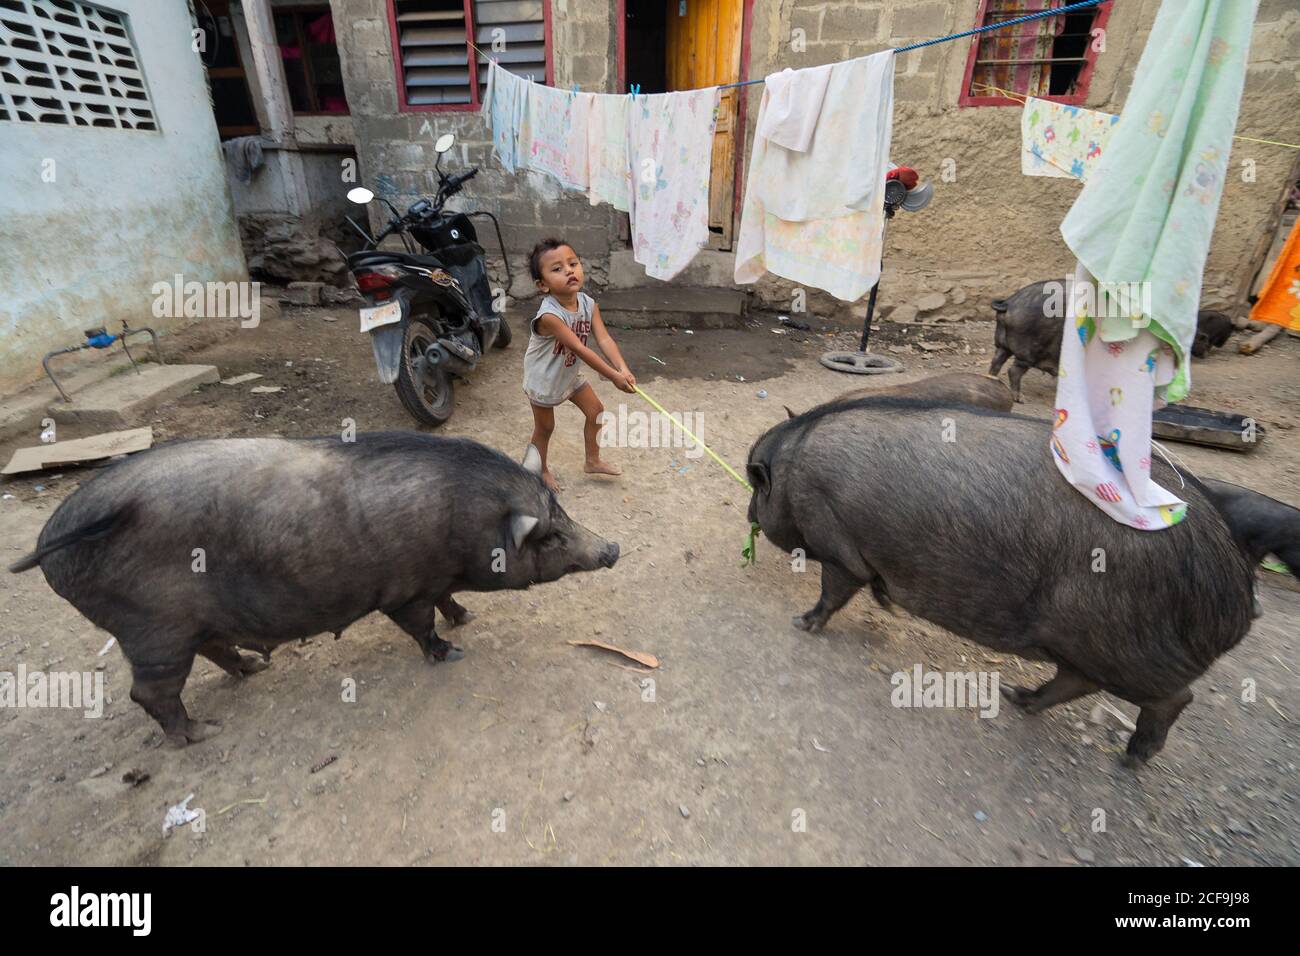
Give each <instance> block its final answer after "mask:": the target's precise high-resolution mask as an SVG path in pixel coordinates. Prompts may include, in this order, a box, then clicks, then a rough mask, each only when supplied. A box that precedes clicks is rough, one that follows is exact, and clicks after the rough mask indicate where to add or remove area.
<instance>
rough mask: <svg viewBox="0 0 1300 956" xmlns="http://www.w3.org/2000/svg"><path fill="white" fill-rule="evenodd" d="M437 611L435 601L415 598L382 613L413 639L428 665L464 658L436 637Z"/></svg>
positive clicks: (460, 651)
mask: <svg viewBox="0 0 1300 956" xmlns="http://www.w3.org/2000/svg"><path fill="white" fill-rule="evenodd" d="M437 609H438V602H437V601H434V600H431V599H429V598H416V599H415V600H413V601H408V602H407V603H405V604H403V605H402V606H401V607H398V608H392V609H385V610H384V613H385V614H387V615H388V616H389V617H390V618H392V620H393V621H394V622H395V623H396V624H397V626H398V627H400V628H401V629H402V630H404V631H405V632H406V633H407V634H410V635H411V636H412V637H413V638H415V643H417V644H419V645H420V650H421V651H423V652H424V659H425V660H426V661H428V662H429V663H430V664H437V663H440V662H442V661H458V660H460V659H461V658H462V657H464V656H465V652H464V651H463V650H462V649H461V648H459V647H457V646H456V645H455V644H452V643H451V642H450V641H444V640H443V639H442V638H440V637H439V636H438V631H437V628H436V626H435V625H436V624H437V622H438V615H437Z"/></svg>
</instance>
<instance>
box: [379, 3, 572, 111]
mask: <svg viewBox="0 0 1300 956" xmlns="http://www.w3.org/2000/svg"><path fill="white" fill-rule="evenodd" d="M464 6H465V51H466V53H467V54H468V55H469V96H470V101H469V102H468V103H428V104H425V105H421V106H417V105H412V104H411V103H408V102H406V77H405V76H404V75H403V73H402V44H401V38H400V35H399V34H398V32H397V5H396V3H395V2H394V0H387V9H388V33H389V37H390V38H391V42H392V56H393V79H394V82H395V83H396V84H397V111H398V112H399V113H470V112H476V111H478V110H480V109H482V107H483V102H482V101H481V100H480V99H479V96H478V56H477V54H475V53H474V50H473V49H472V48H471V47H470V45H469V44H470V43H472V42H473V37H474V0H464ZM542 28H543V42H544V44H545V47H546V85H547V86H552V85H554V83H555V62H554V54H553V51H552V44H551V4H550V2H549V0H544V2H543V3H542Z"/></svg>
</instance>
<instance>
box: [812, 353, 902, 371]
mask: <svg viewBox="0 0 1300 956" xmlns="http://www.w3.org/2000/svg"><path fill="white" fill-rule="evenodd" d="M818 361H819V362H821V363H822V365H824V366H826V367H827V368H828V369H831V370H833V371H836V372H846V373H848V374H850V375H885V374H888V373H890V372H901V371H903V363H902V362H899V361H897V360H895V359H891V358H886V357H885V356H883V355H875V354H873V353H871V352H827V353H825V354H824V355H822V357H821V358H819V359H818Z"/></svg>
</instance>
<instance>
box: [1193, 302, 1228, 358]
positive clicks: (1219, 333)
mask: <svg viewBox="0 0 1300 956" xmlns="http://www.w3.org/2000/svg"><path fill="white" fill-rule="evenodd" d="M1231 335H1232V319H1230V318H1228V316H1227V315H1226V314H1225V313H1223V312H1216V311H1215V310H1213V309H1202V310H1201V311H1200V312H1198V313H1196V338H1195V339H1193V340H1192V355H1194V356H1196V357H1197V358H1205V356H1207V355H1209V354H1210V349H1221V348H1223V346H1224V345H1225V344H1227V341H1228V338H1229V336H1231Z"/></svg>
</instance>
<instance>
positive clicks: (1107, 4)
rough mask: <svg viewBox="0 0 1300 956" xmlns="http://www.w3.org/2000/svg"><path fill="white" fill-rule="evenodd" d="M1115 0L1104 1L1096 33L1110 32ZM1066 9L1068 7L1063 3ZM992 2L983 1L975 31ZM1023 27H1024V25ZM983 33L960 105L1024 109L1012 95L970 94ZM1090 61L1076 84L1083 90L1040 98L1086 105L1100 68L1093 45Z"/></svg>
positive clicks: (973, 48) (974, 44)
mask: <svg viewBox="0 0 1300 956" xmlns="http://www.w3.org/2000/svg"><path fill="white" fill-rule="evenodd" d="M1111 2H1112V0H1103V2H1102V3H1100V4H1098V5H1097V16H1096V18H1095V19H1094V20H1093V21H1092V28H1093V29H1094V30H1104V29H1106V21H1107V20H1108V19H1109V18H1110V9H1111ZM1062 5H1063V6H1064V4H1062ZM988 7H989V0H980V5H979V9H978V10H977V11H976V12H975V22H974V23H973V24H972V25H971V29H974V28H975V27H980V26H983V25H984V16H985V14H987V13H988ZM1021 25H1022V26H1023V25H1024V24H1021ZM982 37H983V34H976V35H975V36H973V37H971V38H970V39H971V44H970V52H969V53H968V54H967V55H966V70H965V72H963V73H962V78H961V93H960V94H959V95H958V97H957V105H958V106H1023V105H1024V103H1023V102H1022V101H1020V100H1015V99H1012V98H1011V97H1009V96H998V95H996V94H988V95H983V96H974V95H971V93H970V84H971V79H972V77H973V76H974V73H975V57H976V55H977V54H978V53H979V48H980V39H981V38H982ZM1085 55H1086V56H1087V58H1088V60H1087V62H1086V63H1084V64H1083V69H1081V70H1080V71H1079V78H1078V80H1077V82H1076V83H1075V88H1076V89H1077V90H1078V91H1079V92H1077V93H1074V94H1072V95H1070V96H1040V97H1038V99H1043V100H1051V101H1052V102H1053V103H1064V104H1065V105H1066V106H1083V105H1084V103H1085V102H1086V101H1087V99H1088V90H1089V89H1090V87H1091V85H1092V72H1093V70H1094V69H1096V67H1097V54H1096V53H1094V52H1093V51H1092V47H1091V44H1090V45H1089V47H1088V52H1087V53H1086V54H1085Z"/></svg>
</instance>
